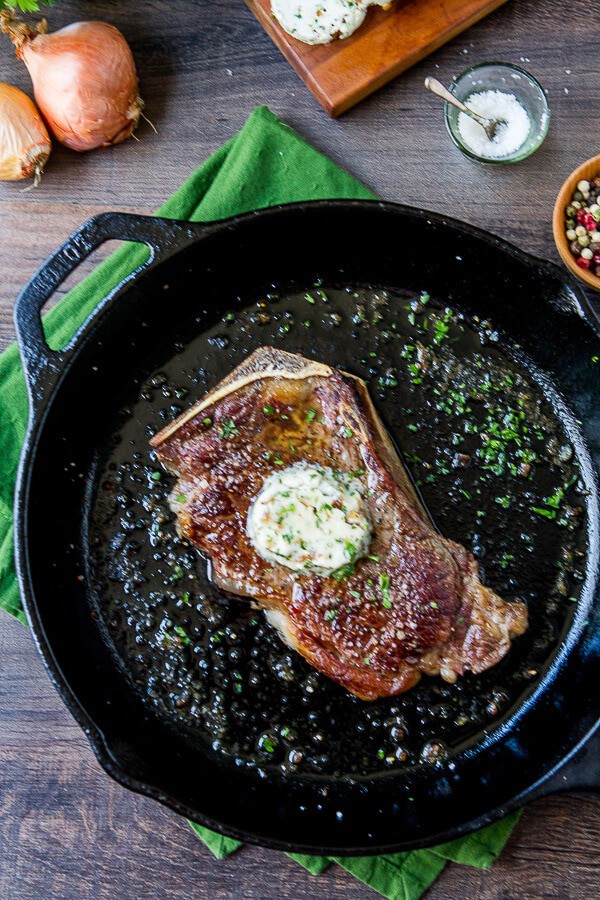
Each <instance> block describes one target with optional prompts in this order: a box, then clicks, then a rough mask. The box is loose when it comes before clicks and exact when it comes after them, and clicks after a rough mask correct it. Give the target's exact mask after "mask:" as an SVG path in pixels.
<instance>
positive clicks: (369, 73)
mask: <svg viewBox="0 0 600 900" xmlns="http://www.w3.org/2000/svg"><path fill="white" fill-rule="evenodd" d="M245 2H246V4H247V6H249V7H250V9H251V10H252V12H253V13H254V15H255V16H256V18H257V19H258V21H259V22H260V23H261V24H262V25H263V27H264V29H265V31H266V32H267V34H269V35H270V37H271V38H272V39H273V40H274V41H275V43H276V44H277V46H278V47H279V49H280V50H281V52H282V53H283V55H284V56H285V57H286V59H287V60H288V62H289V63H291V65H292V66H293V67H294V69H295V70H296V72H297V73H298V75H299V76H300V78H301V79H302V81H303V82H304V83H305V84H306V86H307V87H308V89H309V90H310V91H311V92H312V93H313V94H314V95H315V97H316V98H317V100H318V101H319V103H320V104H321V106H323V108H324V109H325V110H326V112H328V113H329V115H330V116H339V115H340V114H341V113H343V112H346V110H348V109H350V107H351V106H354V104H355V103H358V102H359V100H362V99H363V98H364V97H366V96H367V95H368V94H371V93H372V92H373V91H376V90H377V88H380V87H381V86H382V85H384V84H385V83H386V82H388V81H390V79H392V78H394V77H395V76H396V75H398V74H399V73H400V72H404V70H405V69H408V68H410V66H412V65H414V64H415V63H416V62H419V60H421V59H423V58H424V57H425V56H427V55H428V54H429V53H431V52H432V51H433V50H437V48H438V47H441V46H442V44H445V43H446V41H449V40H450V39H451V38H453V37H455V36H456V35H457V34H460V32H461V31H464V30H465V29H466V28H468V27H469V26H470V25H473V24H474V23H475V22H478V21H479V19H482V18H483V17H484V16H486V15H487V14H488V13H490V12H492V10H494V9H497V8H498V7H499V6H501V5H502V4H503V3H505V2H506V0H394V4H393V6H392V8H391V9H389V10H384V9H381V7H371V8H370V9H369V10H368V13H367V18H366V20H365V22H364V23H363V25H361V27H360V28H359V29H358V30H357V31H355V32H354V34H353V35H352V36H351V37H349V38H346V39H345V40H343V41H340V40H334V41H332V42H331V43H330V44H325V45H320V46H310V45H309V44H303V43H301V41H297V40H296V39H295V38H293V37H291V36H290V35H289V34H287V33H286V32H285V31H284V30H283V28H281V26H280V25H279V24H278V23H277V22H276V21H275V19H274V18H273V16H272V15H271V0H245Z"/></svg>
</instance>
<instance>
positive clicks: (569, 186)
mask: <svg viewBox="0 0 600 900" xmlns="http://www.w3.org/2000/svg"><path fill="white" fill-rule="evenodd" d="M596 175H600V155H599V156H592V158H591V159H588V160H587V161H586V162H584V163H582V164H581V165H580V166H578V167H577V168H576V169H575V170H574V171H573V172H571V174H570V175H569V177H568V178H567V180H566V181H565V183H564V184H563V186H562V187H561V189H560V191H559V192H558V197H557V198H556V203H555V204H554V212H553V214H552V232H553V234H554V243H555V244H556V249H557V250H558V252H559V253H560V258H561V259H562V261H563V262H564V264H565V266H566V267H567V268H568V269H570V271H571V272H572V273H573V275H576V276H577V277H578V278H579V279H580V280H581V281H583V282H585V284H587V285H588V287H591V288H593V289H594V290H595V291H600V278H599V277H598V276H597V275H594V274H593V273H592V272H590V270H589V269H582V268H580V267H579V266H578V265H577V261H576V260H577V258H576V257H575V256H573V254H572V253H571V248H570V247H569V241H568V240H567V236H566V234H565V208H566V207H567V206H568V205H569V203H570V201H571V197H572V196H573V194H574V192H575V190H576V187H577V183H578V182H579V181H581V180H582V179H585V180H586V181H589V180H590V178H594V177H595V176H596ZM599 246H600V245H599Z"/></svg>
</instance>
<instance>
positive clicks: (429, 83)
mask: <svg viewBox="0 0 600 900" xmlns="http://www.w3.org/2000/svg"><path fill="white" fill-rule="evenodd" d="M425 87H426V88H427V90H428V91H431V93H432V94H435V95H436V97H440V98H441V99H442V100H445V101H446V103H450V104H451V106H455V107H456V108H457V109H459V110H460V111H461V112H463V113H465V115H467V116H470V117H471V119H474V120H475V121H476V122H478V123H479V125H481V127H482V128H483V130H484V131H485V134H486V137H487V139H488V140H489V141H493V140H494V138H495V137H496V132H497V131H498V128H499V127H500V125H506V119H486V118H485V116H480V115H478V114H477V113H476V112H473V110H472V109H469V107H468V106H465V104H464V103H461V102H460V100H457V99H456V97H455V96H454V94H451V93H450V91H449V90H448V89H447V88H445V87H444V85H443V84H442V83H441V81H438V80H437V78H431V77H430V76H429V75H428V76H427V78H426V79H425Z"/></svg>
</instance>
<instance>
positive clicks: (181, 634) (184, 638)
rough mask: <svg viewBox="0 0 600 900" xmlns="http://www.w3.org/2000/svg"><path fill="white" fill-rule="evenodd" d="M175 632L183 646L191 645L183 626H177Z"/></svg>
mask: <svg viewBox="0 0 600 900" xmlns="http://www.w3.org/2000/svg"><path fill="white" fill-rule="evenodd" d="M173 631H174V632H175V634H176V635H177V636H178V637H179V638H180V639H181V642H182V644H189V643H191V642H190V639H189V637H188V635H187V632H186V630H185V628H182V627H181V625H176V626H175V628H174V629H173Z"/></svg>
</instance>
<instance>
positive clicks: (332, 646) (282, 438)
mask: <svg viewBox="0 0 600 900" xmlns="http://www.w3.org/2000/svg"><path fill="white" fill-rule="evenodd" d="M265 408H266V409H267V410H268V414H266V413H265ZM271 410H274V411H275V412H274V414H273V413H272V412H271ZM231 423H234V427H232V425H231ZM224 435H225V437H224ZM151 444H152V446H153V447H154V448H155V449H156V452H157V455H158V457H159V459H160V460H161V461H162V462H163V463H164V464H165V465H166V466H167V467H168V468H169V469H170V470H171V471H172V472H174V473H175V474H176V475H177V477H178V481H177V485H176V487H175V489H174V491H173V495H172V496H173V498H174V500H173V508H174V509H175V511H176V513H177V520H178V529H179V531H180V533H181V534H182V535H183V536H185V537H186V538H188V539H189V540H190V541H191V542H192V543H193V544H194V545H195V546H196V547H197V548H198V549H199V550H200V552H201V553H202V555H203V556H204V557H206V558H207V559H209V560H210V563H211V570H212V578H213V580H214V582H215V583H216V584H217V585H219V586H220V587H221V588H223V590H225V591H227V592H230V593H232V594H236V595H239V596H244V597H248V598H251V599H252V600H253V601H254V602H256V603H257V604H258V605H260V606H262V607H263V608H265V609H266V611H267V615H268V617H269V619H270V621H271V622H272V623H273V624H274V625H276V627H277V628H278V629H279V631H280V634H281V636H282V638H283V639H284V640H285V641H286V642H287V643H288V644H289V645H290V646H292V647H294V648H295V649H296V650H297V651H298V652H299V653H300V654H302V656H304V658H305V659H306V660H308V662H309V663H310V664H311V665H313V666H314V667H315V668H316V669H318V670H319V671H321V672H323V673H324V674H325V675H327V676H328V677H329V678H331V679H333V680H334V681H337V682H339V684H341V685H343V686H344V687H345V688H346V689H347V690H348V691H350V692H352V693H353V694H355V695H356V696H358V697H360V698H362V699H364V700H374V699H376V698H379V697H385V696H391V695H394V694H399V693H401V692H403V691H406V690H408V689H409V688H411V687H413V686H414V685H415V684H416V683H417V682H418V681H419V679H420V677H421V675H422V674H423V673H426V674H428V675H441V676H442V677H443V678H444V679H445V680H446V681H450V682H452V681H455V680H456V678H457V676H459V675H462V674H463V673H464V672H465V671H467V670H469V671H471V672H473V673H480V672H483V671H484V670H485V669H488V668H489V667H490V666H493V665H494V664H495V663H497V662H498V661H499V660H500V659H502V658H503V657H504V656H505V654H506V653H507V652H508V651H509V649H510V644H511V640H512V638H513V637H515V636H517V635H520V634H522V633H523V632H524V631H525V630H526V628H527V611H526V607H525V606H524V604H523V603H521V602H518V601H514V602H506V601H504V600H502V599H501V598H500V597H499V596H497V595H496V594H495V593H494V592H493V591H492V590H491V589H490V588H488V587H485V586H484V585H483V584H482V583H481V581H480V578H479V571H478V566H477V563H476V561H475V559H474V558H473V556H472V555H471V554H470V553H468V552H467V551H466V550H465V549H464V548H463V547H462V546H461V545H459V544H456V543H454V542H453V541H450V540H447V539H445V538H443V537H441V536H440V535H439V534H438V532H437V531H436V530H435V529H434V528H433V526H432V524H431V522H430V520H429V518H428V516H427V514H426V512H425V510H424V509H423V507H422V505H421V503H420V501H419V499H418V497H417V495H416V493H415V491H414V488H413V486H412V482H411V481H410V478H409V477H408V475H407V473H406V471H405V469H404V466H403V463H402V462H401V460H400V458H399V456H398V454H397V452H396V450H395V448H394V446H393V444H392V442H391V440H390V438H389V436H388V434H387V432H386V431H385V429H384V427H383V425H382V423H381V420H380V419H379V417H378V415H377V412H376V411H375V408H374V406H373V404H372V402H371V400H370V397H369V394H368V391H367V388H366V385H365V384H364V382H362V381H361V380H360V379H357V378H355V377H353V376H350V375H346V374H344V373H342V372H339V371H338V370H336V369H333V368H330V367H329V366H325V365H321V364H320V363H315V362H312V361H309V360H307V359H304V358H303V357H301V356H298V355H295V354H290V353H285V352H282V351H279V350H275V349H273V348H269V347H264V348H261V349H259V350H257V351H256V352H255V353H253V354H252V355H251V356H250V357H248V359H247V360H246V361H245V362H244V363H242V364H241V365H240V366H238V368H237V369H235V370H234V371H233V372H232V373H231V375H230V376H228V377H227V378H226V379H224V381H222V382H221V383H220V384H219V385H218V386H217V387H216V388H215V389H214V390H213V391H212V392H211V393H209V394H208V395H207V396H206V397H205V398H204V400H202V401H201V402H200V403H199V404H197V405H196V406H194V407H193V408H192V409H190V410H189V411H188V412H186V413H184V414H183V415H182V416H180V417H179V419H177V420H176V421H175V422H174V423H172V424H171V425H170V426H168V427H167V428H165V429H164V430H163V431H162V432H160V433H159V434H158V435H156V436H155V437H154V438H153V439H152V441H151ZM299 460H304V461H306V462H308V463H316V464H319V465H321V466H330V467H336V468H337V469H339V470H342V471H345V472H354V473H358V474H359V477H360V478H361V479H363V480H364V484H365V487H366V489H367V494H368V498H369V499H368V504H369V512H370V516H371V521H372V525H373V537H372V541H371V546H370V548H369V557H372V558H368V557H364V558H362V559H360V560H358V561H357V563H356V564H355V566H354V568H353V569H352V570H351V571H349V572H348V573H345V575H344V577H339V573H337V577H335V576H329V577H323V576H319V575H317V574H314V573H310V572H307V573H306V574H305V573H298V572H293V571H290V569H289V568H286V567H285V566H284V565H278V564H275V565H273V564H271V563H268V562H266V561H265V560H264V559H262V558H261V557H260V556H259V555H258V554H257V553H256V552H255V550H254V549H253V547H252V545H251V543H250V541H249V538H248V536H247V533H246V520H247V515H248V509H249V507H250V505H251V503H252V501H253V498H254V497H255V496H256V495H257V494H258V492H259V490H260V488H261V487H262V485H263V483H264V481H265V479H266V478H267V477H268V476H269V475H270V474H271V473H272V472H273V471H274V470H275V468H276V465H278V466H279V467H280V468H283V467H286V466H288V465H292V464H294V463H296V462H298V461H299ZM175 498H177V499H176V500H175Z"/></svg>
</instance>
